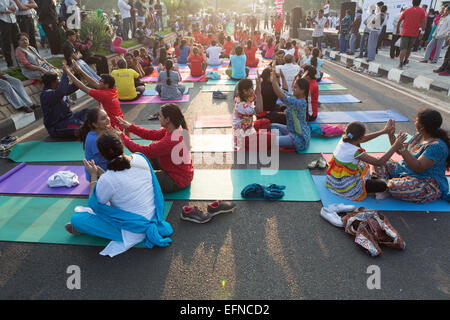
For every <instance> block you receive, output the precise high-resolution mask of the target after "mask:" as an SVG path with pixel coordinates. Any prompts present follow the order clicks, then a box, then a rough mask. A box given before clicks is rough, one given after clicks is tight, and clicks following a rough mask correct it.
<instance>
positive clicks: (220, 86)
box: [202, 85, 236, 92]
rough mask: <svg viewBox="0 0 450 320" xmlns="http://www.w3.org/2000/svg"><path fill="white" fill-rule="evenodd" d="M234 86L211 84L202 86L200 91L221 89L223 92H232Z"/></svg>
mask: <svg viewBox="0 0 450 320" xmlns="http://www.w3.org/2000/svg"><path fill="white" fill-rule="evenodd" d="M235 88H236V86H235V85H211V86H203V87H202V91H204V92H213V91H217V90H220V91H223V92H233V91H234V89H235Z"/></svg>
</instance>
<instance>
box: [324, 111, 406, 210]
mask: <svg viewBox="0 0 450 320" xmlns="http://www.w3.org/2000/svg"><path fill="white" fill-rule="evenodd" d="M392 131H395V127H394V120H392V119H391V120H389V121H388V123H387V124H386V126H385V127H384V129H383V130H381V131H378V132H374V133H371V134H366V126H365V125H364V124H363V123H362V122H359V121H353V122H351V123H349V124H348V125H347V128H346V129H345V134H344V136H343V137H342V139H341V140H340V141H339V143H338V145H337V147H336V150H335V151H334V152H333V158H332V159H331V161H330V162H329V163H328V167H329V168H328V171H327V178H326V186H327V188H328V189H329V190H330V191H331V192H332V193H334V194H336V195H338V196H340V197H342V198H345V199H349V200H354V201H361V200H364V198H365V197H366V195H367V193H376V194H377V198H380V199H381V198H382V197H383V195H384V192H385V191H386V190H387V184H386V182H385V181H384V180H380V179H370V173H369V164H371V165H374V166H382V165H384V164H385V163H386V162H387V161H388V160H389V159H390V158H391V157H392V155H393V154H394V153H395V152H396V151H398V150H399V149H400V148H402V147H403V142H405V140H406V138H407V135H406V134H403V133H401V132H400V134H399V135H398V137H397V138H396V140H395V142H394V143H393V144H392V146H391V148H390V149H389V150H388V151H387V152H386V153H385V154H384V155H383V156H382V157H381V158H374V157H372V156H370V155H368V154H367V153H366V150H364V149H363V148H361V143H364V142H367V141H370V140H373V139H375V138H376V137H378V136H381V135H383V134H393V132H392Z"/></svg>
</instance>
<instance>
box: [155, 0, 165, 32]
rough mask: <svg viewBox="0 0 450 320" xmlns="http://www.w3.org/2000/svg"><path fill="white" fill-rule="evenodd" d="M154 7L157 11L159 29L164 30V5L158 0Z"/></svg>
mask: <svg viewBox="0 0 450 320" xmlns="http://www.w3.org/2000/svg"><path fill="white" fill-rule="evenodd" d="M154 9H155V11H156V21H157V24H158V30H161V31H164V23H163V19H162V5H161V1H160V0H158V2H157V3H156V4H155V6H154Z"/></svg>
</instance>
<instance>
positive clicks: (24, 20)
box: [14, 0, 38, 50]
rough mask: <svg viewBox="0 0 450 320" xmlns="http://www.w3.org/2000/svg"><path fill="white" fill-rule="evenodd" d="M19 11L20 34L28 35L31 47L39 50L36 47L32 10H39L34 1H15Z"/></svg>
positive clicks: (17, 16)
mask: <svg viewBox="0 0 450 320" xmlns="http://www.w3.org/2000/svg"><path fill="white" fill-rule="evenodd" d="M14 2H15V3H16V5H17V7H18V8H19V10H18V11H17V12H16V19H17V23H18V24H19V28H20V32H25V33H26V34H28V37H29V40H30V45H31V46H32V47H34V48H35V49H36V50H38V48H37V45H36V28H35V26H34V20H33V16H32V14H31V10H32V9H36V8H37V4H36V2H34V0H14Z"/></svg>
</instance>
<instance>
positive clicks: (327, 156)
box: [322, 153, 450, 176]
mask: <svg viewBox="0 0 450 320" xmlns="http://www.w3.org/2000/svg"><path fill="white" fill-rule="evenodd" d="M383 154H384V153H369V155H371V156H372V157H377V158H380V157H382V156H383ZM322 157H324V158H325V160H327V162H329V161H330V160H331V158H332V157H333V154H331V153H322ZM391 160H393V161H402V160H403V158H402V156H400V155H398V154H396V153H394V155H393V156H392V157H391ZM445 175H446V176H450V171H448V170H447V171H445Z"/></svg>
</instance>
